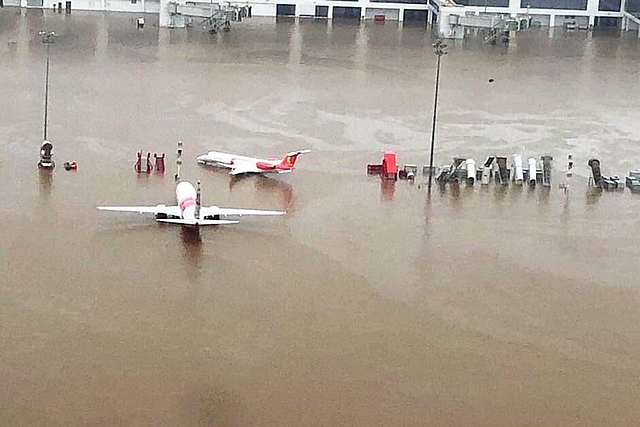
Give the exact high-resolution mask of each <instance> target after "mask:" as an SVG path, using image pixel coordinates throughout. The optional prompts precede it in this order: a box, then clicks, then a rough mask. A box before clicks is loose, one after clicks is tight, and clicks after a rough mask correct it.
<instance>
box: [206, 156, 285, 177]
mask: <svg viewBox="0 0 640 427" xmlns="http://www.w3.org/2000/svg"><path fill="white" fill-rule="evenodd" d="M198 160H200V162H201V163H204V164H211V165H219V166H227V167H234V166H235V165H237V164H239V163H250V164H252V165H255V166H256V168H257V169H259V170H260V171H263V172H269V171H273V172H279V171H280V170H279V169H278V166H279V165H280V164H281V163H282V159H256V158H254V157H248V156H238V155H235V154H229V153H221V152H219V151H209V152H208V153H207V154H206V155H205V156H201V157H200V158H198Z"/></svg>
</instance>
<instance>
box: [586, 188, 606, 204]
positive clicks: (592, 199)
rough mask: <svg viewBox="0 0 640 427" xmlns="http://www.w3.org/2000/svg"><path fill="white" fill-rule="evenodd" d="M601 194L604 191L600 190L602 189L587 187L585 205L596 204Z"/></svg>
mask: <svg viewBox="0 0 640 427" xmlns="http://www.w3.org/2000/svg"><path fill="white" fill-rule="evenodd" d="M603 192H604V191H603V190H602V188H598V187H587V191H586V200H587V205H595V204H597V203H598V202H599V201H600V198H601V197H602V193H603Z"/></svg>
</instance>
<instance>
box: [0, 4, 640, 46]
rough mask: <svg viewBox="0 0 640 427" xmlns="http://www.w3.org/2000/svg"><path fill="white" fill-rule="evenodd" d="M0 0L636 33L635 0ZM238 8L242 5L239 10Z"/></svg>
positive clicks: (177, 23) (453, 29)
mask: <svg viewBox="0 0 640 427" xmlns="http://www.w3.org/2000/svg"><path fill="white" fill-rule="evenodd" d="M1 2H4V5H5V6H20V7H23V8H59V9H64V10H66V11H71V10H72V9H79V10H95V11H118V12H133V13H139V14H142V13H152V14H159V22H160V26H162V27H178V28H179V27H184V26H185V25H189V24H190V23H199V22H198V21H196V20H202V21H203V22H204V21H207V20H209V23H211V22H214V23H215V21H216V20H219V21H222V23H224V21H227V20H228V19H232V18H233V17H235V18H236V19H242V17H243V16H267V17H292V18H300V19H305V18H310V19H352V20H374V21H396V22H409V21H411V22H419V23H423V24H425V25H434V26H436V28H437V29H438V32H439V35H440V37H444V38H463V37H464V35H465V34H466V33H468V32H469V31H475V30H476V29H483V30H487V31H489V32H490V33H491V32H493V33H495V34H502V33H506V32H509V31H516V30H520V29H523V28H529V27H564V28H566V29H570V30H572V29H577V30H580V29H582V30H588V29H591V28H594V27H603V26H606V27H616V28H620V29H621V30H624V31H635V32H638V36H639V37H640V0H394V1H390V0H313V1H310V0H246V1H238V2H220V3H211V2H206V3H205V2H201V1H190V0H0V5H1V4H2V3H1ZM249 7H250V8H249ZM239 9H242V10H243V12H242V15H241V16H238V11H239ZM247 11H248V12H249V13H248V14H247ZM227 24H228V22H227ZM221 25H222V24H221Z"/></svg>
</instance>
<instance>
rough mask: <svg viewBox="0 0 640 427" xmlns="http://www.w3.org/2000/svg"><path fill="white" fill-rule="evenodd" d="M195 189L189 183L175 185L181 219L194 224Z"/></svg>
mask: <svg viewBox="0 0 640 427" xmlns="http://www.w3.org/2000/svg"><path fill="white" fill-rule="evenodd" d="M196 197H197V193H196V189H195V188H194V187H193V185H192V184H191V183H190V182H186V181H183V182H181V183H179V184H178V185H176V201H177V202H178V206H179V207H180V211H181V212H182V219H186V220H190V221H193V222H196Z"/></svg>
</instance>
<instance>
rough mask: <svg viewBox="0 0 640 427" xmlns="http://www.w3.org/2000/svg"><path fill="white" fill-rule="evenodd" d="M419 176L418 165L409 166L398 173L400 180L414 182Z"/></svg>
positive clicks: (405, 166)
mask: <svg viewBox="0 0 640 427" xmlns="http://www.w3.org/2000/svg"><path fill="white" fill-rule="evenodd" d="M417 174H418V165H413V164H407V165H404V167H403V168H402V169H400V170H399V171H398V178H400V179H407V180H409V181H412V180H414V179H415V177H416V175H417Z"/></svg>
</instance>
